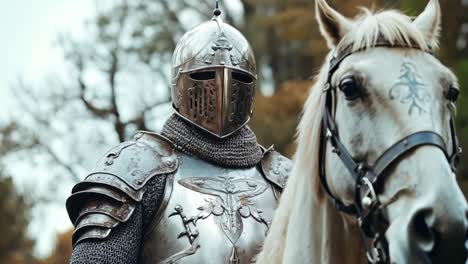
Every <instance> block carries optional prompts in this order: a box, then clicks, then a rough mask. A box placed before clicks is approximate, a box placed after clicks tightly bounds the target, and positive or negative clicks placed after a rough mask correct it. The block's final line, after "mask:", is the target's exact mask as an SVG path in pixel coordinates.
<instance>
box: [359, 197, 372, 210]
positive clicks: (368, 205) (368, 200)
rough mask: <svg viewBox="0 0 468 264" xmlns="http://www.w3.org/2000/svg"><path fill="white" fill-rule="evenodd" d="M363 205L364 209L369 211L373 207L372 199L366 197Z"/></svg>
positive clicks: (363, 199)
mask: <svg viewBox="0 0 468 264" xmlns="http://www.w3.org/2000/svg"><path fill="white" fill-rule="evenodd" d="M361 204H362V207H364V208H365V209H369V208H370V207H371V205H372V200H371V198H369V197H367V196H366V197H364V198H362V202H361Z"/></svg>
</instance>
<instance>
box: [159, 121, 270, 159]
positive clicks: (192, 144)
mask: <svg viewBox="0 0 468 264" xmlns="http://www.w3.org/2000/svg"><path fill="white" fill-rule="evenodd" d="M162 135H163V136H165V137H166V138H168V139H170V140H171V141H172V142H173V143H174V145H175V146H176V147H177V148H178V149H179V150H180V151H182V152H184V153H186V154H190V155H194V156H197V157H199V158H201V159H203V160H206V161H209V162H212V163H215V164H217V165H220V166H224V167H231V168H248V167H253V166H255V165H257V164H258V163H259V162H260V161H261V159H262V156H263V151H262V148H261V146H260V145H259V144H258V143H257V138H256V136H255V134H254V133H253V131H252V130H250V128H249V127H247V126H245V127H243V128H241V129H240V130H239V131H238V132H236V133H234V134H233V135H231V136H229V137H227V138H224V139H220V138H217V137H215V136H212V135H210V134H208V133H207V132H205V131H202V130H201V129H199V128H196V127H195V126H193V125H191V124H189V123H188V122H186V121H184V120H183V119H182V118H181V117H179V116H177V115H176V114H173V115H172V116H171V117H170V118H169V119H168V120H167V121H166V123H165V124H164V127H163V131H162Z"/></svg>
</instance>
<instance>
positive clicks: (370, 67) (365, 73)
mask: <svg viewBox="0 0 468 264" xmlns="http://www.w3.org/2000/svg"><path fill="white" fill-rule="evenodd" d="M316 17H317V20H318V23H319V25H320V29H321V32H322V34H323V36H324V37H325V38H326V40H327V42H328V45H329V47H330V50H331V51H330V54H329V55H328V56H327V59H326V63H325V65H323V67H322V69H321V71H320V73H319V75H318V77H317V81H316V84H315V86H314V87H313V88H312V90H311V94H310V96H309V99H308V100H307V102H306V104H305V107H304V112H303V116H302V119H301V122H300V124H299V126H298V138H297V145H298V148H297V152H296V154H295V157H294V163H295V164H294V168H293V170H292V174H291V176H290V178H289V180H288V184H287V187H286V189H285V190H284V193H283V195H282V198H281V202H280V205H279V207H278V209H277V211H276V216H275V218H274V220H273V223H272V225H271V228H270V231H269V234H268V237H267V238H266V240H265V243H264V247H263V251H262V252H261V253H260V254H259V255H258V256H257V260H256V261H257V263H259V264H267V263H268V264H270V263H285V264H296V263H320V264H326V263H332V264H336V263H348V264H350V263H351V264H352V263H365V262H366V261H367V258H366V248H365V246H364V243H363V242H362V239H361V238H360V237H361V235H360V232H361V228H360V225H359V223H358V221H357V219H356V217H354V216H351V215H348V214H345V213H342V212H340V211H339V210H337V209H336V208H335V206H334V204H333V203H332V202H331V200H330V199H328V197H327V196H328V193H327V192H326V191H325V190H324V188H322V187H321V180H320V172H319V169H320V161H319V156H320V153H319V152H320V144H319V142H320V140H326V139H325V138H324V137H323V132H322V131H323V128H322V123H323V122H322V120H323V117H324V115H326V111H327V110H326V109H327V108H326V107H324V106H325V105H326V97H327V94H329V93H332V101H333V106H332V107H331V109H332V110H331V115H332V116H333V117H332V122H335V124H336V127H337V132H336V134H335V133H331V132H334V131H330V130H333V129H330V130H328V131H327V133H326V134H327V137H326V138H327V139H329V140H328V141H327V143H326V147H325V148H326V151H325V152H323V153H324V154H323V156H324V164H325V165H324V170H325V172H326V174H325V175H326V176H325V177H326V182H327V183H328V186H329V191H330V194H331V195H332V196H334V197H336V198H337V199H338V200H340V201H341V202H343V203H344V204H346V205H348V206H349V205H356V204H358V205H359V204H360V208H367V209H369V208H373V209H372V210H374V209H375V210H376V211H379V212H381V213H382V218H379V219H381V220H382V219H385V221H386V222H387V225H386V227H385V229H384V232H383V234H384V236H385V240H386V245H387V246H386V247H384V248H385V250H386V252H387V253H388V254H389V255H388V256H387V257H389V258H390V259H391V263H399V264H400V263H430V262H432V263H465V258H466V253H467V252H466V245H465V241H466V234H467V226H468V225H467V224H468V221H467V211H468V206H467V202H466V199H465V197H464V196H463V194H462V192H461V190H460V188H459V186H458V184H457V181H456V176H455V173H454V172H453V170H452V168H451V164H450V162H449V161H448V156H450V155H449V154H450V153H455V152H456V151H457V149H455V148H456V144H455V143H456V142H455V138H454V135H453V132H452V130H453V128H452V127H451V126H452V124H451V122H452V121H451V120H452V114H454V113H453V112H454V111H455V109H454V108H455V107H454V103H455V101H456V99H457V96H458V91H459V90H458V84H457V79H456V77H455V75H454V74H453V73H452V72H451V71H450V70H449V69H448V68H447V67H445V66H444V65H442V64H441V62H439V61H438V60H437V59H436V58H435V57H434V56H433V55H432V54H431V53H433V52H434V51H435V50H436V49H437V47H438V38H439V33H440V23H441V10H440V5H439V3H438V1H437V0H431V1H430V2H429V4H428V6H427V7H426V9H425V11H424V12H423V13H422V14H421V15H420V16H418V17H417V18H416V19H414V20H412V19H411V18H410V17H408V16H406V15H403V14H401V13H400V12H397V11H393V10H392V11H382V12H379V13H375V14H373V13H371V12H369V11H367V10H364V11H363V14H362V15H361V16H359V17H358V18H356V19H353V20H351V19H348V18H346V17H344V16H343V15H341V14H340V13H338V12H337V11H335V10H334V9H332V8H331V7H330V6H329V5H328V4H327V3H326V2H325V0H316ZM382 43H384V44H382ZM343 50H344V51H343ZM340 52H341V53H346V55H347V56H345V57H344V58H341V57H339V58H338V59H340V60H341V61H340V62H338V67H337V68H335V69H333V71H332V75H331V77H330V78H329V75H328V73H329V70H330V64H331V63H330V60H331V59H332V57H333V56H336V53H340ZM333 63H336V59H335V61H333ZM328 82H329V83H330V86H327V83H328ZM329 104H330V103H327V105H329ZM329 108H330V107H329ZM329 108H328V109H329ZM427 132H429V133H427ZM415 133H416V134H417V136H415V137H408V136H410V135H413V134H415ZM438 135H440V137H439V139H442V140H443V141H440V140H439V141H438V142H439V143H435V141H437V140H436V138H437V137H438ZM424 136H428V137H429V138H433V139H431V141H429V142H426V141H424V140H423V144H421V145H417V146H413V148H411V149H408V150H407V151H404V152H402V153H400V155H399V156H398V157H397V161H395V162H392V163H391V164H390V166H388V167H386V169H385V170H384V171H383V172H382V175H380V176H379V177H380V178H381V179H379V181H380V183H382V186H381V188H379V189H377V188H376V192H377V197H372V193H371V192H366V193H364V194H363V195H361V194H359V196H358V197H359V198H358V199H356V197H355V192H356V179H355V177H356V175H354V174H353V173H351V172H350V169H349V168H348V167H347V166H345V165H344V162H343V161H342V159H340V157H339V156H338V155H337V154H342V151H341V152H340V150H342V149H340V148H339V147H336V144H335V146H333V145H332V144H331V143H330V142H331V140H330V138H333V137H339V140H340V142H341V143H342V145H343V149H344V150H345V151H348V152H349V153H350V155H351V157H352V158H353V161H355V162H357V163H358V161H361V162H362V161H365V162H366V163H367V164H375V162H377V159H378V158H379V156H380V155H381V154H382V153H384V152H385V151H386V150H388V149H390V148H391V147H392V146H394V145H395V143H397V142H400V144H399V145H398V146H400V147H402V146H407V145H411V144H412V143H411V142H412V141H414V140H416V141H418V140H420V139H421V137H424ZM404 138H406V139H405V140H403V141H401V140H402V139H404ZM408 139H409V140H408ZM434 140H435V141H434ZM420 143H421V142H420ZM333 149H335V150H334V151H333ZM392 150H395V149H394V148H393V149H392ZM360 169H362V167H360ZM356 171H359V170H358V169H356ZM359 175H362V174H359ZM359 183H362V182H359ZM360 186H363V185H360ZM367 187H368V186H367ZM369 189H371V188H370V187H369ZM369 193H370V195H369ZM361 198H362V200H361V201H359V199H361ZM376 202H378V204H377V207H375V208H374V205H375V204H376ZM380 224H383V223H380ZM370 225H374V224H370ZM373 228H376V227H375V226H373ZM383 245H385V244H383ZM371 247H372V246H371ZM373 253H374V252H373V251H371V252H370V255H371V256H373V257H376V256H379V255H377V254H376V255H375V256H374V255H373ZM387 260H388V259H387Z"/></svg>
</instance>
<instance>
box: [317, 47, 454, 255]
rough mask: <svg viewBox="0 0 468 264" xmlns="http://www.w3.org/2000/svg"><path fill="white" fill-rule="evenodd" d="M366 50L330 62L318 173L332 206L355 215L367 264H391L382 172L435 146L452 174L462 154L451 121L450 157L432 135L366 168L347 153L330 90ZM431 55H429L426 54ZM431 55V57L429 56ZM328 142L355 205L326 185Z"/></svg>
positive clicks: (407, 141) (348, 50)
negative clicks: (351, 185) (351, 184)
mask: <svg viewBox="0 0 468 264" xmlns="http://www.w3.org/2000/svg"><path fill="white" fill-rule="evenodd" d="M374 47H387V48H414V49H419V50H421V48H419V47H416V46H414V47H408V45H398V44H392V43H390V42H388V41H378V42H377V44H376V45H374V46H373V47H372V48H374ZM363 50H365V49H361V50H357V51H353V48H352V45H349V46H346V47H344V48H342V49H340V48H337V49H336V52H335V55H334V56H333V58H332V60H331V61H330V68H329V71H328V79H327V83H326V87H325V89H324V93H325V103H324V104H323V107H324V114H323V124H322V131H321V136H320V150H319V173H320V182H321V185H322V188H323V189H324V190H325V192H326V193H327V195H328V197H329V198H330V199H331V201H332V203H333V204H334V206H335V207H336V208H337V209H338V210H339V211H341V212H343V213H346V214H349V215H354V216H355V217H356V218H357V220H358V224H359V227H360V232H361V237H362V239H363V242H364V244H365V247H366V251H367V258H368V260H369V263H390V256H389V251H388V243H387V241H386V239H385V232H386V230H387V228H388V223H387V221H386V219H385V217H384V216H383V208H381V203H380V201H379V199H378V193H379V192H378V191H381V190H382V189H383V183H384V179H385V178H384V177H383V176H382V175H384V172H385V171H386V170H387V169H388V168H389V167H390V166H391V165H392V164H395V163H397V162H399V160H401V158H402V157H403V156H404V155H405V154H407V153H408V152H409V151H412V150H415V149H417V148H419V147H422V146H434V147H437V148H439V149H440V150H441V151H442V152H443V153H444V154H445V157H446V158H447V160H448V162H449V163H450V165H451V169H452V171H453V172H456V167H457V163H458V157H459V155H460V154H461V148H460V147H459V143H458V138H457V136H456V132H455V125H454V121H453V118H451V120H450V133H451V137H452V151H453V153H452V154H449V153H448V151H447V149H446V144H445V141H444V139H443V138H442V137H441V136H440V135H439V134H437V133H435V132H432V131H423V132H417V133H414V134H411V135H409V136H407V137H405V138H403V139H401V140H400V141H398V142H397V143H395V144H394V145H393V146H391V147H390V148H388V149H387V150H386V151H384V153H383V154H382V155H381V156H380V157H379V158H378V159H377V160H376V162H375V163H374V164H372V165H371V164H368V163H367V162H366V161H362V162H359V161H357V160H355V159H354V158H353V156H352V155H351V153H349V151H348V150H347V149H346V147H345V146H344V145H343V143H342V142H341V141H340V138H339V134H338V130H337V126H336V123H335V120H334V118H333V115H332V113H333V112H334V108H333V104H334V102H333V100H334V92H335V90H336V89H335V87H333V86H332V77H333V74H334V73H335V72H336V71H337V70H338V68H339V66H340V64H341V63H342V62H343V61H344V60H345V59H346V58H347V57H348V56H350V55H352V54H354V53H357V52H360V51H363ZM429 53H431V52H429ZM431 55H433V54H432V53H431ZM327 142H330V144H331V146H332V152H333V153H335V154H336V155H337V156H338V157H339V159H340V160H341V161H342V163H343V164H344V166H345V167H346V168H347V170H348V171H349V173H350V174H351V176H352V177H353V178H354V181H355V183H356V184H355V195H354V196H355V198H354V199H355V201H354V204H352V205H345V204H344V203H343V202H342V201H340V199H339V198H337V197H335V196H334V195H333V194H332V192H331V190H330V187H329V185H328V182H327V178H326V171H325V156H326V148H327Z"/></svg>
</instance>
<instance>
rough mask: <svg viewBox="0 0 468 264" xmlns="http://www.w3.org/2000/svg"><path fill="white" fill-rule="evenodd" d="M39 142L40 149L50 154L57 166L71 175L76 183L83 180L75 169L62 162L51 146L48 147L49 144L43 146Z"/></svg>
mask: <svg viewBox="0 0 468 264" xmlns="http://www.w3.org/2000/svg"><path fill="white" fill-rule="evenodd" d="M37 141H38V142H39V145H40V147H41V148H42V149H44V150H45V151H46V152H47V153H48V154H49V156H50V157H51V158H52V159H53V160H54V161H55V163H57V165H59V166H61V167H62V168H64V169H65V170H66V171H67V172H68V173H69V174H70V176H71V177H72V179H73V180H74V181H76V182H79V181H80V180H81V178H80V177H79V175H78V174H77V173H76V172H75V171H74V170H73V168H72V167H71V166H70V165H69V164H67V163H66V162H64V161H63V160H61V159H60V157H59V156H58V155H57V154H56V153H55V152H54V151H53V150H52V148H51V147H50V146H48V145H47V144H43V143H42V142H40V140H39V139H37Z"/></svg>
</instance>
